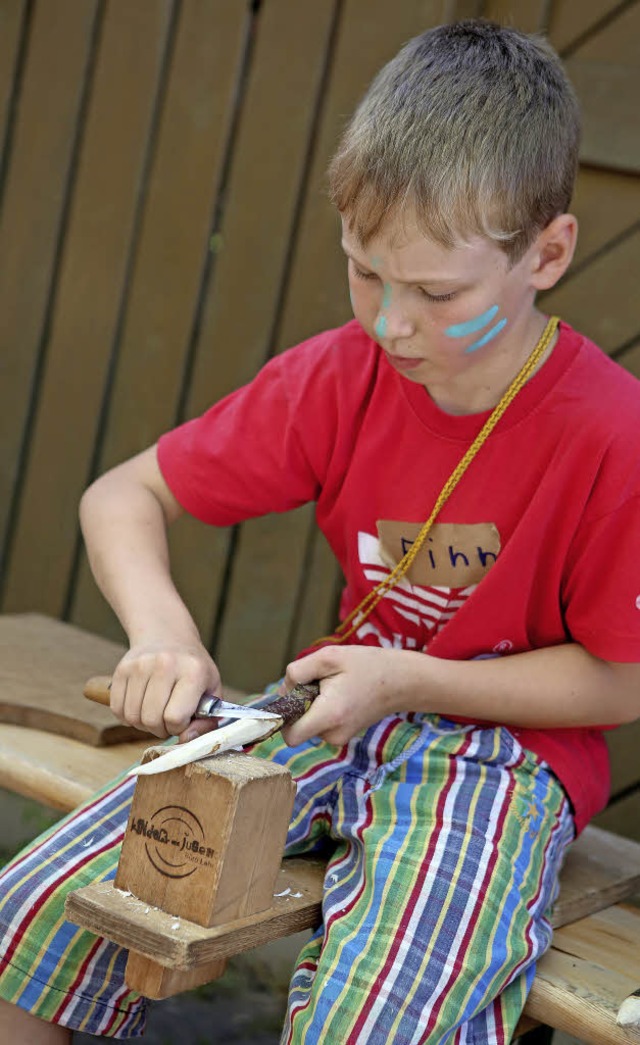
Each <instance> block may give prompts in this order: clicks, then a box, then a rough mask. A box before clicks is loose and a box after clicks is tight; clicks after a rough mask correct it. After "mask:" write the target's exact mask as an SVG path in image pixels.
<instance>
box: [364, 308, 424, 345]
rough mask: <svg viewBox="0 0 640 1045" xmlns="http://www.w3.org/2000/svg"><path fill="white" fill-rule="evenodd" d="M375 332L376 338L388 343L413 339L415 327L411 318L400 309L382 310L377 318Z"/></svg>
mask: <svg viewBox="0 0 640 1045" xmlns="http://www.w3.org/2000/svg"><path fill="white" fill-rule="evenodd" d="M374 330H375V333H376V337H379V338H384V339H386V340H387V341H395V340H396V339H398V338H406V337H411V336H412V335H413V334H414V333H415V326H414V324H413V322H412V321H411V318H410V317H409V316H408V315H407V314H406V312H404V311H403V310H402V309H399V308H381V309H380V311H379V312H378V315H377V316H376V321H375V326H374Z"/></svg>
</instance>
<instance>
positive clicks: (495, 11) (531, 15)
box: [482, 0, 549, 33]
mask: <svg viewBox="0 0 640 1045" xmlns="http://www.w3.org/2000/svg"><path fill="white" fill-rule="evenodd" d="M548 6H549V5H548V3H547V2H546V0H525V2H524V3H521V2H519V0H487V2H486V3H485V4H484V6H483V11H482V14H483V17H484V18H490V19H492V20H493V21H494V22H499V23H500V25H513V26H515V28H516V29H521V30H522V31H523V32H525V33H539V32H542V31H543V29H544V28H545V17H546V14H547V8H548Z"/></svg>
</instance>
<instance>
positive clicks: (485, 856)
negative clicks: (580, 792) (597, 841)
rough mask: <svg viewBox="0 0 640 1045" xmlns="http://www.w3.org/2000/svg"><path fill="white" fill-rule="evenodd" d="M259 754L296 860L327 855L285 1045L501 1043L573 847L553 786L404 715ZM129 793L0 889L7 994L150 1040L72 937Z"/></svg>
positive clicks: (135, 1004) (517, 762) (22, 863)
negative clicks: (316, 923) (271, 774)
mask: <svg viewBox="0 0 640 1045" xmlns="http://www.w3.org/2000/svg"><path fill="white" fill-rule="evenodd" d="M254 753H256V754H259V755H261V756H263V757H267V758H271V759H274V760H276V761H278V762H279V763H281V764H283V765H287V766H288V767H289V769H290V770H291V772H292V774H293V776H294V777H295V779H296V781H297V784H298V790H297V798H296V805H295V809H294V815H293V818H292V824H291V828H290V832H289V839H288V845H287V851H288V853H289V854H294V853H302V852H309V851H311V850H314V849H317V848H320V849H324V848H326V847H327V846H330V847H331V851H332V855H331V858H330V860H329V863H328V866H327V874H326V880H325V885H326V889H325V897H324V905H323V912H324V921H323V926H322V928H321V929H320V930H318V932H317V933H316V934H315V935H314V936H313V937H312V939H311V940H310V941H309V943H308V945H307V946H305V948H304V949H303V951H302V954H301V955H300V960H299V963H298V966H297V968H296V971H295V974H294V976H293V980H292V984H291V993H290V998H289V1010H288V1016H287V1023H286V1026H285V1028H284V1031H283V1039H282V1040H283V1043H287V1045H289V1043H295V1045H303V1043H305V1045H318V1043H324V1042H326V1043H333V1042H340V1043H341V1045H343V1043H344V1045H390V1043H392V1042H393V1043H402V1045H413V1043H419V1042H429V1043H433V1045H436V1043H445V1042H446V1043H455V1045H462V1043H474V1045H475V1043H485V1045H489V1043H492V1045H502V1043H507V1042H509V1041H510V1038H511V1035H512V1031H513V1028H514V1026H515V1023H516V1022H517V1019H518V1016H519V1013H520V1011H521V1009H522V1006H523V1005H524V1001H525V998H526V992H527V989H528V985H529V983H530V981H531V979H532V976H533V971H534V965H535V960H536V958H537V957H538V956H539V955H540V954H541V953H542V952H543V951H544V950H545V949H546V947H547V946H548V944H549V941H550V937H551V930H550V928H549V923H548V921H547V917H546V914H547V912H548V909H549V907H550V905H551V903H552V901H553V898H554V896H555V891H556V888H557V884H556V883H557V875H558V871H559V867H560V864H561V861H562V856H563V853H564V850H565V848H566V845H567V844H568V842H569V841H570V840H571V838H572V836H573V824H572V819H571V815H570V812H569V809H568V803H567V800H566V798H565V796H564V793H563V791H562V789H561V787H560V785H559V784H558V783H557V781H556V780H555V778H554V777H553V776H552V775H551V774H550V773H549V772H548V770H547V769H546V768H545V767H544V766H543V765H541V764H539V763H538V762H536V761H535V759H534V758H533V757H532V756H530V755H529V754H527V753H526V752H524V751H523V750H522V749H521V747H520V746H519V744H518V743H517V741H516V740H515V739H514V738H513V737H512V736H511V734H510V733H509V732H508V731H507V730H504V729H473V728H471V727H464V728H460V727H458V726H455V725H454V724H453V723H449V722H446V721H444V720H441V719H438V718H436V717H435V716H430V717H427V716H420V715H411V714H409V715H394V716H391V717H389V718H387V719H384V720H383V721H382V722H380V723H378V724H377V725H376V726H375V727H372V728H371V729H370V730H368V731H367V732H366V734H365V735H364V736H362V737H359V738H354V739H353V740H352V741H351V742H350V743H349V744H348V745H347V746H346V747H344V748H342V749H338V748H334V747H330V746H329V745H327V744H325V743H323V742H313V741H312V742H310V743H308V744H304V745H302V746H301V747H299V748H288V747H286V745H285V744H284V742H283V741H282V739H281V737H279V736H276V737H272V738H270V739H269V740H267V741H265V742H263V743H262V744H259V745H256V747H255V748H254ZM132 787H133V784H132V782H131V781H130V780H126V781H124V782H123V781H122V780H120V781H116V782H114V784H112V785H110V786H109V787H108V788H106V789H105V791H104V792H103V793H102V794H101V795H100V796H97V797H96V798H95V799H94V800H93V801H92V802H90V803H88V804H87V805H86V806H84V807H83V808H82V809H81V810H79V811H77V812H75V813H74V814H72V815H71V816H70V817H67V818H66V820H64V821H63V822H62V823H61V824H60V825H58V826H57V827H56V828H54V829H52V830H50V831H49V832H47V834H45V835H44V836H42V838H40V839H39V840H38V841H37V842H36V843H34V844H33V846H31V847H30V848H29V850H28V851H26V852H25V853H24V854H22V855H21V856H19V857H18V858H16V860H15V861H13V863H12V864H11V865H10V866H9V867H8V868H7V869H6V870H5V872H4V874H3V876H2V878H1V880H0V884H1V904H2V906H1V908H0V918H1V919H2V926H3V929H4V932H3V935H2V965H1V967H0V968H1V971H0V996H2V997H3V998H5V999H7V1000H9V1001H12V1002H14V1003H16V1004H18V1005H20V1006H22V1007H23V1008H26V1009H28V1010H29V1011H31V1012H33V1013H34V1014H36V1015H38V1016H40V1017H41V1018H43V1019H46V1020H49V1021H53V1022H58V1023H61V1024H63V1025H66V1026H69V1027H73V1028H75V1029H79V1030H83V1031H86V1032H89V1033H92V1034H98V1035H104V1036H108V1037H114V1038H122V1037H135V1036H138V1035H140V1034H142V1032H143V1028H144V1018H145V1016H144V1000H142V999H140V998H138V997H137V996H136V995H135V994H133V993H132V992H130V991H128V989H127V988H126V986H125V984H124V966H125V962H126V954H125V953H124V952H122V950H121V949H120V948H118V947H116V946H115V945H113V944H110V943H108V942H107V941H104V940H99V939H97V938H96V937H95V936H93V935H91V934H90V933H88V932H85V931H84V930H81V929H79V928H78V927H76V926H72V925H70V924H69V923H68V922H66V920H65V918H64V898H65V896H66V894H67V892H68V891H70V890H71V889H76V888H79V887H80V886H81V885H84V884H86V883H87V882H89V881H95V880H96V879H99V878H103V879H108V878H112V877H113V875H114V874H115V868H116V864H117V859H118V855H119V847H120V842H121V839H122V835H123V832H124V828H125V826H126V820H127V815H128V809H129V804H130V799H131V794H132Z"/></svg>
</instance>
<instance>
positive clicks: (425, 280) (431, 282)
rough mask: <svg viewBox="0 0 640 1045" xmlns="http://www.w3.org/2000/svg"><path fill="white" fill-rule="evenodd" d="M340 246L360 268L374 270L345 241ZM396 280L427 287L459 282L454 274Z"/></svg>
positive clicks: (373, 267)
mask: <svg viewBox="0 0 640 1045" xmlns="http://www.w3.org/2000/svg"><path fill="white" fill-rule="evenodd" d="M340 246H341V247H342V250H343V251H344V253H345V254H346V255H347V257H348V258H351V260H352V261H355V263H356V265H358V266H359V267H360V268H363V269H368V270H369V271H370V272H375V266H373V265H371V264H369V262H368V261H361V260H360V258H358V257H357V256H356V255H355V254H354V252H353V251H352V250H350V249H349V247H347V245H346V243H345V242H344V241H341V243H340ZM397 282H398V283H411V284H413V285H415V286H420V285H422V284H423V285H425V286H429V287H434V286H435V287H438V286H441V285H445V284H449V285H451V284H452V283H455V284H456V285H457V284H458V283H459V282H460V280H459V279H457V278H455V277H454V276H450V277H449V278H448V279H447V278H445V279H438V277H437V276H429V277H421V278H420V279H399V280H398V281H397Z"/></svg>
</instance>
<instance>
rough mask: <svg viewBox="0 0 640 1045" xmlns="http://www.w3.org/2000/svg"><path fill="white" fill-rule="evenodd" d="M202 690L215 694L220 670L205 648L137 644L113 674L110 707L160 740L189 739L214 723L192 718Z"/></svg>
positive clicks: (118, 715) (184, 645) (123, 720)
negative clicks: (195, 721) (170, 738)
mask: <svg viewBox="0 0 640 1045" xmlns="http://www.w3.org/2000/svg"><path fill="white" fill-rule="evenodd" d="M205 691H210V692H213V693H219V692H220V674H219V672H218V669H217V667H216V665H215V663H214V662H213V660H212V659H211V657H210V656H209V654H208V652H207V650H206V649H205V648H204V646H201V645H199V644H197V645H192V644H179V643H176V644H172V645H169V644H166V643H150V644H146V645H136V646H132V647H131V649H130V650H129V652H128V653H126V654H125V656H124V657H123V658H122V660H121V661H120V663H119V664H118V666H117V668H116V670H115V671H114V673H113V677H112V680H111V701H110V704H111V710H112V711H113V713H114V715H116V717H117V718H119V719H120V721H121V722H126V723H127V724H128V725H130V726H135V727H136V728H137V729H143V730H146V731H147V732H149V733H153V734H154V735H155V736H157V737H161V738H162V739H166V738H167V737H170V736H179V737H180V739H181V740H187V739H192V736H197V735H199V734H201V733H205V732H207V730H210V729H215V727H216V719H204V720H199V721H198V722H197V724H196V723H193V722H191V718H192V715H193V714H194V712H195V710H196V707H197V705H198V701H199V700H200V697H201V696H202V694H203V693H204V692H205ZM182 734H185V735H184V736H182Z"/></svg>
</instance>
